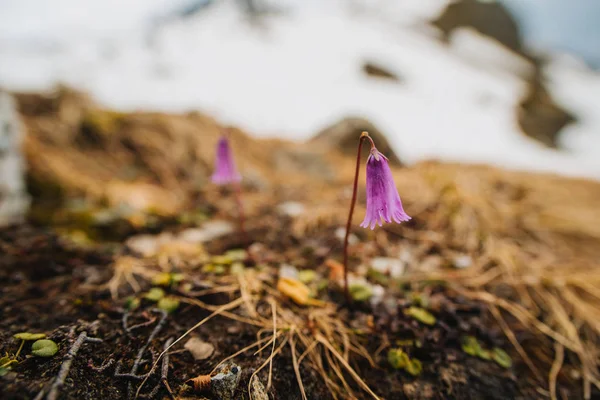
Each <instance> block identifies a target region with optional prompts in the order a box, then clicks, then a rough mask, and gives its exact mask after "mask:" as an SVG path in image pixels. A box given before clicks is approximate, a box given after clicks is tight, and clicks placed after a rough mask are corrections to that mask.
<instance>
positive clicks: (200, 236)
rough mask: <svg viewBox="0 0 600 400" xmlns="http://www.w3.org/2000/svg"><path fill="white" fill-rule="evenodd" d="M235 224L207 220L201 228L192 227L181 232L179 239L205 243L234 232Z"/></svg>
mask: <svg viewBox="0 0 600 400" xmlns="http://www.w3.org/2000/svg"><path fill="white" fill-rule="evenodd" d="M234 230H235V229H234V227H233V224H231V223H230V222H227V221H221V220H216V221H210V222H206V223H205V224H203V225H202V226H201V227H199V228H190V229H186V230H184V231H182V232H181V233H180V234H179V237H178V238H179V239H181V240H183V241H186V242H190V243H205V242H209V241H211V240H214V239H217V238H220V237H223V236H225V235H229V234H230V233H233V232H234Z"/></svg>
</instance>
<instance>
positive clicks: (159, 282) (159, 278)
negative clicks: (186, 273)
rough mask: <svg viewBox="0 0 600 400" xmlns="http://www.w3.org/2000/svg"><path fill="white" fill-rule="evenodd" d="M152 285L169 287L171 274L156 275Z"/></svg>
mask: <svg viewBox="0 0 600 400" xmlns="http://www.w3.org/2000/svg"><path fill="white" fill-rule="evenodd" d="M152 284H153V285H156V286H169V285H171V274H169V273H168V272H161V273H159V274H156V275H154V277H153V278H152Z"/></svg>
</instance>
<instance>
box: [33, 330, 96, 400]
mask: <svg viewBox="0 0 600 400" xmlns="http://www.w3.org/2000/svg"><path fill="white" fill-rule="evenodd" d="M85 342H92V343H99V342H102V339H98V338H91V337H88V336H87V333H86V332H81V333H80V334H79V337H78V338H77V340H76V341H75V343H73V345H72V346H71V348H70V349H69V352H68V353H67V355H66V357H65V360H64V361H63V363H62V365H61V366H60V370H59V371H58V375H57V376H56V378H55V380H54V383H53V384H52V387H51V388H50V391H49V392H48V396H47V397H46V399H47V400H56V399H58V393H59V390H60V388H61V387H62V386H63V385H64V384H65V379H66V378H67V375H69V371H70V370H71V364H73V359H75V356H77V353H78V352H79V349H80V348H81V345H82V344H83V343H85ZM43 393H44V392H43V390H42V391H41V392H40V393H38V395H37V396H36V399H38V398H39V399H41V398H42V397H43V396H44V394H43Z"/></svg>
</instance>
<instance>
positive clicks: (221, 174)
mask: <svg viewBox="0 0 600 400" xmlns="http://www.w3.org/2000/svg"><path fill="white" fill-rule="evenodd" d="M211 180H212V182H213V183H215V184H217V185H226V184H229V183H237V182H240V181H241V180H242V176H241V175H240V173H239V172H238V171H237V168H236V166H235V162H234V161H233V155H232V153H231V147H230V146H229V140H228V139H227V137H226V136H222V137H221V138H220V139H219V142H218V143H217V157H216V158H215V172H214V173H213V175H212V177H211Z"/></svg>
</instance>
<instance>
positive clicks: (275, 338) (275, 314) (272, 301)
mask: <svg viewBox="0 0 600 400" xmlns="http://www.w3.org/2000/svg"><path fill="white" fill-rule="evenodd" d="M271 313H272V314H273V348H272V349H271V354H273V352H274V351H275V344H276V342H277V304H276V303H275V300H273V299H271ZM272 378H273V358H271V361H269V378H268V379H267V390H269V389H271V380H272Z"/></svg>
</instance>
